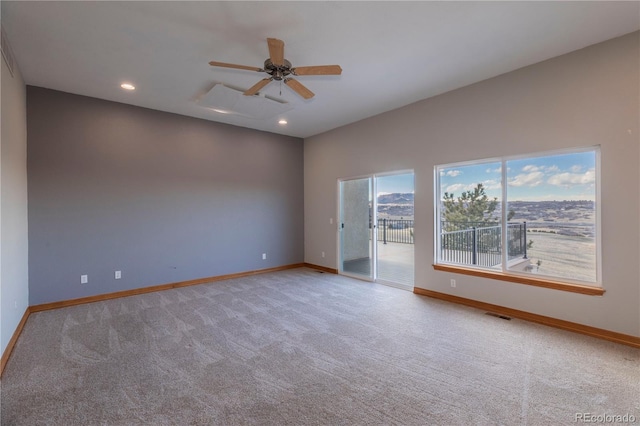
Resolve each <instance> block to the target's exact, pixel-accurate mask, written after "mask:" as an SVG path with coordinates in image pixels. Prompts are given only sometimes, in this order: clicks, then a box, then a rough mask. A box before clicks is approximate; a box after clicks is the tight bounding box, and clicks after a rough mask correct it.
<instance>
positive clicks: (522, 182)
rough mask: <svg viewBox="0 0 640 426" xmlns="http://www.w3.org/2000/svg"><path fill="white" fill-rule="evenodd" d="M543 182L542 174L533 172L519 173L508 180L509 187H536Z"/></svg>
mask: <svg viewBox="0 0 640 426" xmlns="http://www.w3.org/2000/svg"><path fill="white" fill-rule="evenodd" d="M543 181H544V173H542V172H540V171H534V172H531V173H521V174H519V175H518V176H516V177H514V178H512V179H510V180H509V186H538V185H540V184H541V183H542V182H543Z"/></svg>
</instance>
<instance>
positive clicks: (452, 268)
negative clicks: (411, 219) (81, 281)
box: [433, 264, 605, 296]
mask: <svg viewBox="0 0 640 426" xmlns="http://www.w3.org/2000/svg"><path fill="white" fill-rule="evenodd" d="M433 269H435V270H436V271H444V272H452V273H455V274H464V275H471V276H474V277H482V278H491V279H494V280H500V281H509V282H512V283H518V284H526V285H532V286H535V287H544V288H551V289H554V290H561V291H569V292H572V293H580V294H586V295H589V296H602V295H603V294H604V291H605V290H604V289H603V288H600V287H591V286H588V285H580V284H570V283H565V282H561V281H553V280H549V279H543V278H536V277H525V276H521V275H512V274H505V273H504V272H494V271H487V270H482V269H472V268H465V267H462V266H457V265H443V264H436V265H433Z"/></svg>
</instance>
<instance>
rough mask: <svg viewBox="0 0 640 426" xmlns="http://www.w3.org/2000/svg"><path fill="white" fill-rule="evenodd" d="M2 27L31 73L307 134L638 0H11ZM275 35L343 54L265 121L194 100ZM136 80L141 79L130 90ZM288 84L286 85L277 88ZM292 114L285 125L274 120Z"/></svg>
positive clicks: (54, 83) (596, 32)
mask: <svg viewBox="0 0 640 426" xmlns="http://www.w3.org/2000/svg"><path fill="white" fill-rule="evenodd" d="M1 7H2V16H1V17H2V25H3V27H4V29H5V31H6V33H7V35H8V39H9V42H10V44H11V46H12V48H13V51H14V54H15V57H16V60H17V63H18V66H19V68H20V70H21V72H22V74H23V76H24V79H25V82H26V83H27V84H29V85H34V86H41V87H46V88H51V89H57V90H61V91H65V92H70V93H77V94H81V95H86V96H92V97H96V98H101V99H108V100H112V101H117V102H123V103H127V104H132V105H138V106H142V107H147V108H153V109H157V110H162V111H169V112H174V113H178V114H183V115H188V116H193V117H199V118H204V119H207V120H213V121H219V122H223V123H230V124H234V125H238V126H243V127H249V128H253V129H259V130H265V131H269V132H274V133H280V134H286V135H291V136H298V137H308V136H312V135H316V134H318V133H322V132H325V131H327V130H330V129H333V128H336V127H339V126H342V125H345V124H348V123H352V122H355V121H358V120H361V119H363V118H366V117H370V116H373V115H376V114H380V113H382V112H385V111H389V110H392V109H395V108H398V107H401V106H404V105H407V104H410V103H413V102H416V101H418V100H421V99H424V98H428V97H431V96H434V95H437V94H440V93H443V92H446V91H449V90H453V89H456V88H459V87H462V86H465V85H468V84H471V83H474V82H477V81H480V80H484V79H487V78H490V77H493V76H496V75H499V74H502V73H505V72H508V71H511V70H514V69H517V68H521V67H523V66H526V65H530V64H533V63H536V62H539V61H542V60H545V59H548V58H552V57H554V56H558V55H561V54H564V53H567V52H570V51H573V50H576V49H580V48H582V47H585V46H588V45H591V44H594V43H598V42H600V41H604V40H607V39H610V38H614V37H617V36H620V35H623V34H626V33H629V32H632V31H635V30H638V29H639V28H640V3H639V2H637V1H632V2H612V1H604V2H535V1H534V2H395V1H392V2H306V1H300V2H109V1H106V2H58V1H47V2H24V1H16V2H12V1H4V0H3V1H2V3H1ZM267 37H275V38H280V39H282V40H284V41H285V44H286V45H285V58H287V59H288V60H289V61H291V62H292V63H293V65H294V66H306V65H325V64H339V65H341V66H342V69H343V73H342V75H341V76H303V77H298V80H299V81H300V82H302V83H303V84H305V85H306V86H307V87H308V88H309V89H311V90H312V91H313V92H315V94H316V96H315V97H314V98H313V99H311V100H308V101H305V100H303V99H302V98H300V97H299V96H298V95H296V94H295V93H294V92H293V91H291V90H290V89H289V88H288V87H286V86H284V87H280V84H279V83H271V84H270V85H268V86H267V87H266V88H265V90H263V92H264V93H265V94H266V95H267V96H270V97H274V98H277V99H283V100H285V101H287V102H290V103H291V105H290V106H292V107H293V109H291V110H289V111H286V112H284V113H282V114H279V115H276V116H275V117H270V118H263V119H256V118H250V117H246V116H242V115H232V114H227V115H224V114H219V113H216V112H214V111H212V110H211V109H207V108H204V107H202V106H200V105H199V104H198V103H196V101H197V100H198V99H199V98H200V97H202V96H203V95H204V94H205V93H207V91H208V90H209V89H210V88H211V87H213V85H214V84H216V83H223V84H225V85H226V86H229V87H233V88H238V89H242V90H244V89H247V88H249V87H250V86H252V85H253V84H254V83H256V82H257V81H258V80H260V79H261V78H263V76H264V74H259V73H257V72H253V71H243V70H231V69H225V68H213V67H211V66H209V65H208V62H209V61H211V60H215V61H220V62H231V63H235V64H242V65H251V66H256V67H261V66H262V64H263V62H264V60H265V59H266V58H267V57H268V56H269V54H268V50H267V43H266V38H267ZM124 81H130V82H132V83H134V84H135V85H136V87H137V90H136V91H134V92H124V91H123V90H122V89H120V87H119V85H120V83H122V82H124ZM280 91H281V92H282V94H281V95H280ZM279 118H286V119H287V120H288V122H289V124H288V125H287V126H280V125H278V123H277V121H278V119H279Z"/></svg>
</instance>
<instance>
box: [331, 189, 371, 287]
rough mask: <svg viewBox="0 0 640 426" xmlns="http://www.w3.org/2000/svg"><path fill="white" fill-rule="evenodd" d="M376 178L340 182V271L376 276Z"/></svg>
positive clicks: (368, 278)
mask: <svg viewBox="0 0 640 426" xmlns="http://www.w3.org/2000/svg"><path fill="white" fill-rule="evenodd" d="M372 194H373V179H372V178H369V177H368V178H361V179H351V180H343V181H340V222H339V224H338V225H339V233H340V265H339V266H340V268H339V270H340V273H343V274H345V275H352V276H355V277H357V278H363V279H367V280H373V279H374V263H373V261H374V245H373V244H371V241H373V232H374V227H373V197H372Z"/></svg>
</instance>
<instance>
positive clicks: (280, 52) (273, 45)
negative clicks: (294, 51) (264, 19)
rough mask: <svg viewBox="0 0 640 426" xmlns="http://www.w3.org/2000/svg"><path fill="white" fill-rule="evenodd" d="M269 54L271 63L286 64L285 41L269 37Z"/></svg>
mask: <svg viewBox="0 0 640 426" xmlns="http://www.w3.org/2000/svg"><path fill="white" fill-rule="evenodd" d="M267 44H268V45H269V56H270V57H271V63H272V64H273V65H276V66H280V65H284V41H282V40H278V39H277V38H268V39H267Z"/></svg>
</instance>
